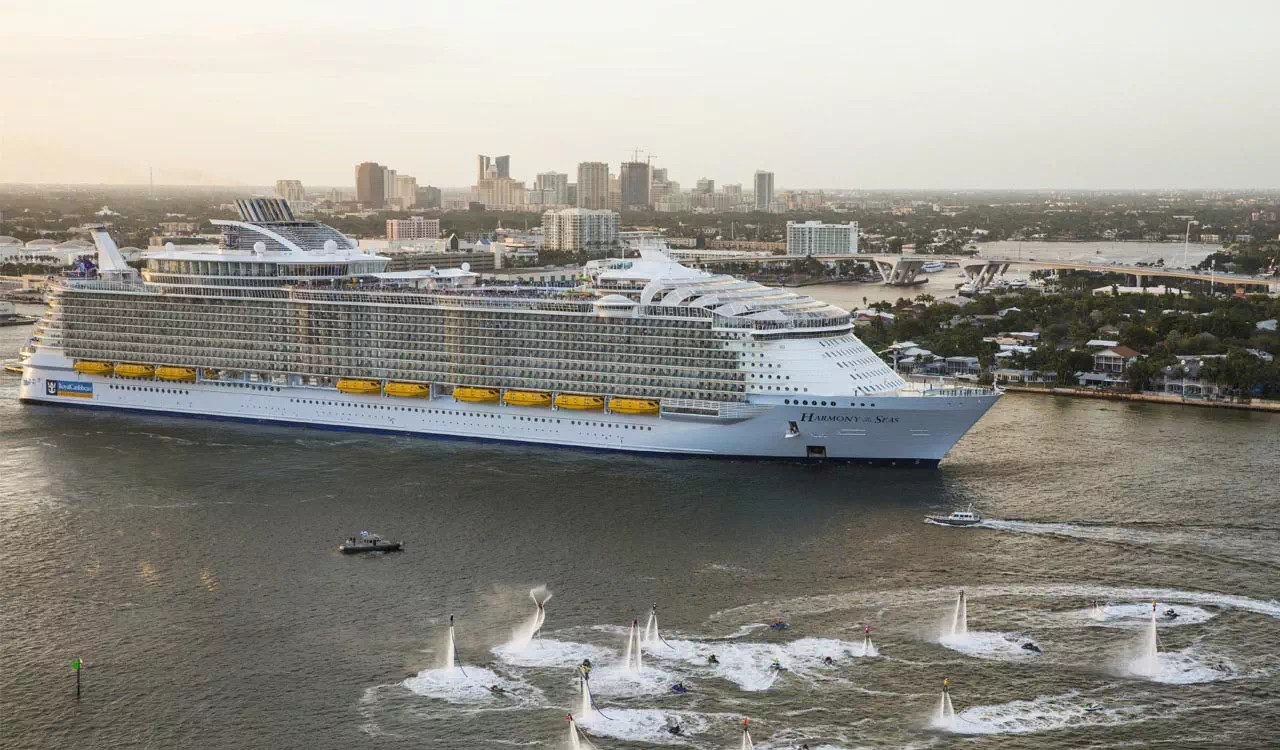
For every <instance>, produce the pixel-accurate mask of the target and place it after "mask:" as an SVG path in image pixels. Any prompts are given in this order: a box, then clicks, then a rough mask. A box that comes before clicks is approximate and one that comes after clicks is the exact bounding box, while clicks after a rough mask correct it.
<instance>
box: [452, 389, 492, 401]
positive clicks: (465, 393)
mask: <svg viewBox="0 0 1280 750" xmlns="http://www.w3.org/2000/svg"><path fill="white" fill-rule="evenodd" d="M453 397H454V398H456V399H458V400H459V401H471V402H473V403H487V402H491V401H497V400H498V391H497V389H495V388H469V387H467V386H462V385H460V386H458V387H457V388H454V389H453Z"/></svg>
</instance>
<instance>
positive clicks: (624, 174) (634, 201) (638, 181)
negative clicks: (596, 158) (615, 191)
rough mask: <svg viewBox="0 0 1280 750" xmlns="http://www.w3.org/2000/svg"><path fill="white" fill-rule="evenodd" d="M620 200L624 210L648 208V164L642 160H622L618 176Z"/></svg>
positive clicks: (644, 209) (643, 209)
mask: <svg viewBox="0 0 1280 750" xmlns="http://www.w3.org/2000/svg"><path fill="white" fill-rule="evenodd" d="M618 182H619V188H620V192H621V196H620V200H621V203H622V210H624V211H647V210H648V209H649V165H648V164H647V163H645V162H642V161H624V162H623V163H622V167H621V171H620V172H619V177H618Z"/></svg>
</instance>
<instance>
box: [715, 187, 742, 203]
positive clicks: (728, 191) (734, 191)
mask: <svg viewBox="0 0 1280 750" xmlns="http://www.w3.org/2000/svg"><path fill="white" fill-rule="evenodd" d="M720 189H721V190H722V191H724V194H725V195H727V196H729V204H730V205H737V204H739V203H741V202H742V185H724V186H722V187H721V188H720Z"/></svg>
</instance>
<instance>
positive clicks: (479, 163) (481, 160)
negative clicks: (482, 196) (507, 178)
mask: <svg viewBox="0 0 1280 750" xmlns="http://www.w3.org/2000/svg"><path fill="white" fill-rule="evenodd" d="M488 176H489V157H487V156H485V155H484V154H476V184H477V185H479V184H480V181H481V180H483V179H484V178H486V177H488Z"/></svg>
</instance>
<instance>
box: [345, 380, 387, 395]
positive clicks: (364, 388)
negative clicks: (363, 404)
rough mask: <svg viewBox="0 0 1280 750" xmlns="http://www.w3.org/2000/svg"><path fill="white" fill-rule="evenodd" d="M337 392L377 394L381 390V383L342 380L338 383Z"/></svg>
mask: <svg viewBox="0 0 1280 750" xmlns="http://www.w3.org/2000/svg"><path fill="white" fill-rule="evenodd" d="M338 390H340V391H342V392H343V393H377V392H379V391H381V390H382V383H379V382H378V381H376V380H363V379H360V378H342V379H341V380H339V381H338Z"/></svg>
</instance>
